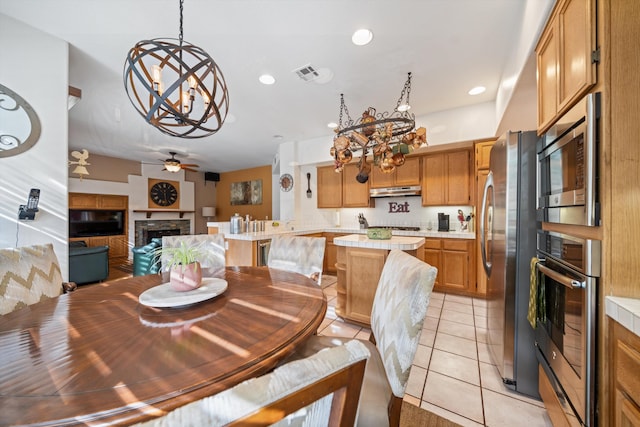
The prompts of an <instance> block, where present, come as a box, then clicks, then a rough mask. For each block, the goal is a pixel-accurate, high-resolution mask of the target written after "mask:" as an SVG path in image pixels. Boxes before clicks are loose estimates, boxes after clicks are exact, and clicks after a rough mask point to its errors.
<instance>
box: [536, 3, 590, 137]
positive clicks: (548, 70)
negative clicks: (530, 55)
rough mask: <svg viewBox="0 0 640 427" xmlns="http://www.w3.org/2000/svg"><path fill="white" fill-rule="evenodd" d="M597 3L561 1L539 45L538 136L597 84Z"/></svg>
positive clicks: (537, 53)
mask: <svg viewBox="0 0 640 427" xmlns="http://www.w3.org/2000/svg"><path fill="white" fill-rule="evenodd" d="M595 31H596V26H595V2H594V0H559V1H558V2H557V3H556V6H555V7H554V9H553V12H552V13H551V17H550V18H549V21H548V22H547V26H546V27H545V29H544V31H543V33H542V35H541V37H540V40H539V41H538V45H537V46H536V58H537V71H538V134H542V133H543V132H545V131H546V130H547V129H549V127H550V126H551V125H552V124H553V123H554V122H555V120H556V119H557V118H558V117H559V116H560V115H561V114H563V113H564V112H566V111H567V110H568V109H569V108H571V107H572V106H573V105H574V104H575V103H576V102H577V101H578V100H579V99H580V98H582V97H583V96H584V95H585V94H586V93H587V92H588V91H589V89H590V88H591V87H592V86H593V85H594V84H595V83H596V71H595V68H596V67H595V62H596V61H597V60H598V58H597V56H598V55H597V52H596V41H595V39H596V36H595Z"/></svg>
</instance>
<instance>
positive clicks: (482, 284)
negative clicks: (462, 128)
mask: <svg viewBox="0 0 640 427" xmlns="http://www.w3.org/2000/svg"><path fill="white" fill-rule="evenodd" d="M493 144H495V140H490V141H480V142H476V143H475V153H476V161H475V168H476V169H475V175H476V189H475V204H476V216H475V218H474V225H475V231H476V292H477V294H478V295H485V294H486V292H487V273H486V272H485V271H484V266H483V265H482V248H481V247H480V214H481V210H482V197H483V194H484V185H485V183H486V182H487V175H489V162H490V160H491V148H492V147H493Z"/></svg>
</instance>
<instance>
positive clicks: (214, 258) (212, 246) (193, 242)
mask: <svg viewBox="0 0 640 427" xmlns="http://www.w3.org/2000/svg"><path fill="white" fill-rule="evenodd" d="M183 242H184V243H185V244H186V245H187V246H188V247H192V246H197V247H198V248H199V249H200V252H201V253H202V255H201V256H200V257H199V258H198V261H199V262H200V265H201V266H202V267H203V268H218V267H224V266H225V249H224V235H223V234H193V235H186V236H185V235H183V236H162V248H163V249H164V248H178V247H180V245H181V243H183ZM169 256H170V255H167V254H165V253H162V255H161V256H160V263H161V264H162V270H164V271H166V268H165V266H166V265H167V261H168V258H169Z"/></svg>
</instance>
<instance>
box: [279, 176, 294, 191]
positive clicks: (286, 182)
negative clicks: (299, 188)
mask: <svg viewBox="0 0 640 427" xmlns="http://www.w3.org/2000/svg"><path fill="white" fill-rule="evenodd" d="M292 188H293V177H292V176H291V175H289V174H288V173H284V174H282V175H281V176H280V189H281V190H282V191H290V190H291V189H292Z"/></svg>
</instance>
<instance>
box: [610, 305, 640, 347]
mask: <svg viewBox="0 0 640 427" xmlns="http://www.w3.org/2000/svg"><path fill="white" fill-rule="evenodd" d="M605 310H606V313H607V316H609V317H611V318H612V319H613V320H615V321H616V322H618V323H620V324H621V325H622V326H624V327H625V328H627V329H628V330H630V331H631V332H633V333H635V334H636V335H637V336H639V337H640V299H637V298H624V297H606V298H605Z"/></svg>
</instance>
